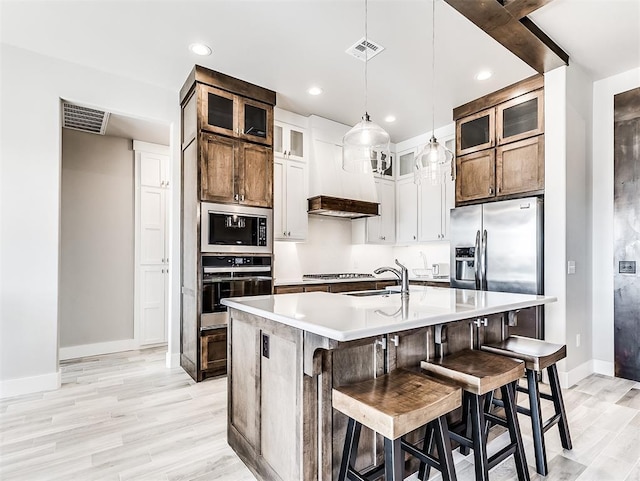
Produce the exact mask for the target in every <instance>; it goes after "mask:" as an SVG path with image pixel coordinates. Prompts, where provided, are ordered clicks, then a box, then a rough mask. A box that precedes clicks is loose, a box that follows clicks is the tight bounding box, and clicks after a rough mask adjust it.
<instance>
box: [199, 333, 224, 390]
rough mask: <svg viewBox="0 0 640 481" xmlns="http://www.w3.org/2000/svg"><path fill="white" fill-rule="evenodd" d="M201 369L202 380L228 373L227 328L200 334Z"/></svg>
mask: <svg viewBox="0 0 640 481" xmlns="http://www.w3.org/2000/svg"><path fill="white" fill-rule="evenodd" d="M200 369H201V371H202V379H205V378H208V377H213V376H222V375H224V374H226V373H227V328H226V327H219V328H216V329H207V330H204V331H201V333H200Z"/></svg>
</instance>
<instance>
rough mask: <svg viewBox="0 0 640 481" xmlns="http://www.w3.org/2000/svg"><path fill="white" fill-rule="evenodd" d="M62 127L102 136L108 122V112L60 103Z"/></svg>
mask: <svg viewBox="0 0 640 481" xmlns="http://www.w3.org/2000/svg"><path fill="white" fill-rule="evenodd" d="M62 111H63V116H62V126H63V127H66V128H67V129H73V130H80V131H82V132H89V133H92V134H100V135H104V132H105V130H106V129H107V122H108V121H109V112H103V111H102V110H96V109H90V108H88V107H82V106H80V105H74V104H70V103H67V102H62Z"/></svg>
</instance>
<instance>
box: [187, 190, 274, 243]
mask: <svg viewBox="0 0 640 481" xmlns="http://www.w3.org/2000/svg"><path fill="white" fill-rule="evenodd" d="M272 225H273V216H272V211H271V209H264V208H260V207H245V206H241V205H228V204H212V203H209V202H202V203H201V204H200V234H201V243H200V249H201V251H202V252H212V253H234V254H244V253H255V254H263V253H264V254H271V252H272V247H271V242H272V237H273V232H272Z"/></svg>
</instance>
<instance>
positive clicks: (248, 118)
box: [236, 97, 273, 145]
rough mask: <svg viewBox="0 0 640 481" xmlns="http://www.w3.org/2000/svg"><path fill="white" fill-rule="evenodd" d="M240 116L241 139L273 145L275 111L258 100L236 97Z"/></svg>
mask: <svg viewBox="0 0 640 481" xmlns="http://www.w3.org/2000/svg"><path fill="white" fill-rule="evenodd" d="M236 98H237V102H238V114H239V119H238V120H239V122H238V124H239V137H241V138H243V139H245V140H250V141H252V142H259V143H261V144H267V145H271V143H272V141H273V130H272V127H271V126H272V125H273V120H272V117H273V109H272V107H271V106H270V105H268V104H264V103H262V102H258V101H256V100H250V99H246V98H244V97H236Z"/></svg>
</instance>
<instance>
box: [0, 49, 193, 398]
mask: <svg viewBox="0 0 640 481" xmlns="http://www.w3.org/2000/svg"><path fill="white" fill-rule="evenodd" d="M0 58H1V59H2V68H1V69H0V70H1V74H0V75H1V77H0V78H1V87H0V100H1V102H0V103H1V104H2V112H1V117H0V119H1V125H2V130H1V138H0V143H1V144H2V145H1V154H2V155H1V158H2V164H1V167H0V169H1V170H0V174H1V175H0V239H1V245H0V266H1V269H0V289H1V292H0V296H1V297H0V304H1V305H0V395H1V396H10V395H15V394H21V393H25V392H33V391H40V390H45V389H55V388H56V387H58V386H59V384H60V376H59V370H58V359H57V356H58V332H59V331H58V290H59V289H58V284H59V280H58V276H59V261H58V256H59V237H60V227H59V225H60V173H61V162H60V158H61V125H60V99H61V98H64V99H67V100H69V101H72V102H76V103H80V104H86V105H88V106H95V107H98V108H103V109H105V110H108V111H110V112H115V113H121V114H125V115H127V116H130V117H139V118H147V119H151V120H156V121H160V122H165V123H170V124H172V129H171V151H172V155H173V158H174V159H179V158H180V156H179V146H180V143H179V125H180V124H179V122H180V107H179V105H178V95H177V92H173V91H167V90H164V89H161V88H158V87H156V86H153V85H148V84H143V83H140V82H137V81H134V80H130V79H126V78H123V77H119V76H116V75H111V74H108V73H105V72H101V71H98V70H94V69H90V68H86V67H82V66H79V65H76V64H72V63H68V62H64V61H61V60H57V59H53V58H50V57H46V56H42V55H38V54H35V53H33V52H29V51H26V50H23V49H18V48H15V47H11V46H9V45H5V44H2V46H1V51H0ZM187 74H188V72H185V78H186V76H187ZM172 176H173V179H179V178H180V167H179V161H178V162H176V161H174V162H173V164H172ZM173 185H174V186H175V188H174V189H173V199H172V205H171V209H172V212H171V214H170V222H171V226H172V240H171V254H172V258H173V259H172V260H173V275H172V279H171V283H172V286H171V304H170V313H171V316H170V322H169V326H170V333H169V351H170V352H171V354H172V358H173V359H176V358H178V355H177V352H179V309H178V306H179V296H178V292H179V288H178V285H179V272H180V268H179V264H178V262H179V259H180V256H179V252H180V250H179V249H180V246H179V242H178V239H179V231H180V227H179V218H178V216H176V215H174V212H179V205H180V204H179V199H180V192H179V190H180V189H179V188H177V186H178V185H179V182H178V183H176V182H174V183H173ZM36 281H37V284H35V282H36ZM36 285H37V290H35V289H34V287H35V286H36Z"/></svg>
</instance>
